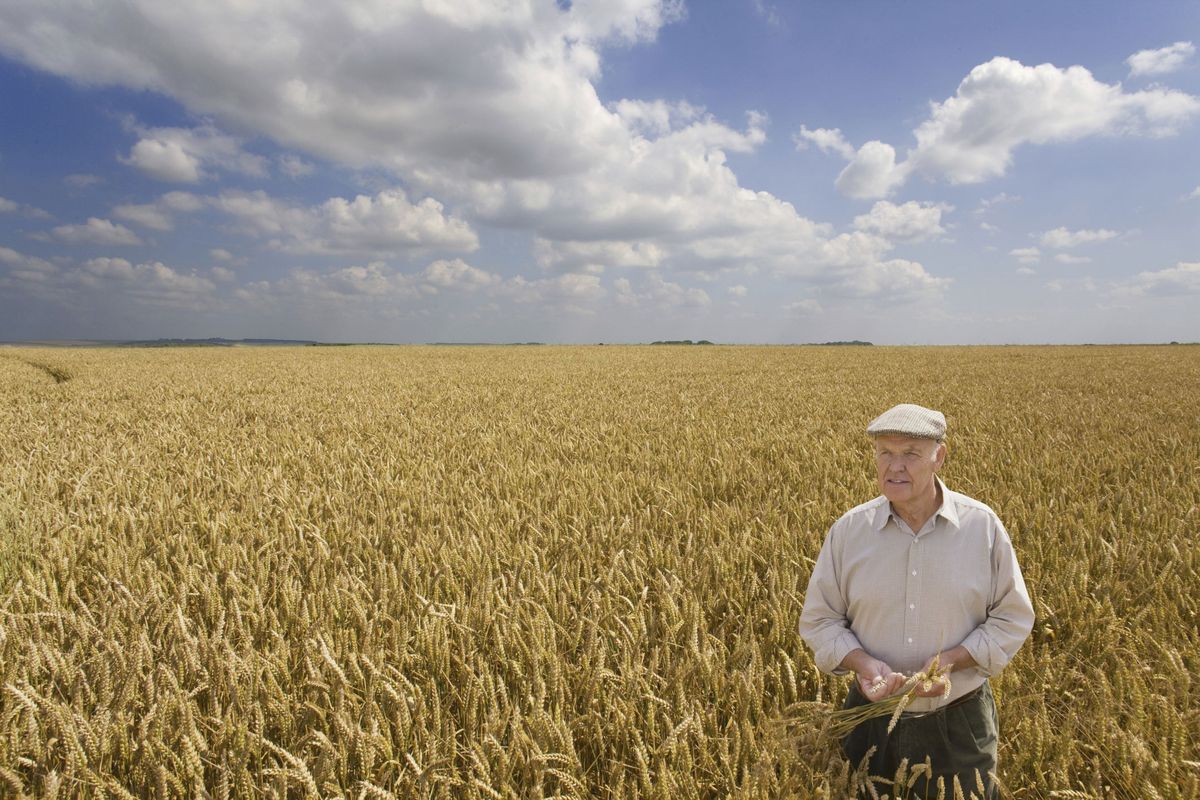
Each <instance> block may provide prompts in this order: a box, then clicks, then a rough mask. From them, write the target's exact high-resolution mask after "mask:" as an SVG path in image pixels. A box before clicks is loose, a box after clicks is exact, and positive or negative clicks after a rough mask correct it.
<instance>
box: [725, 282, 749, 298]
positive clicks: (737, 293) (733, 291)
mask: <svg viewBox="0 0 1200 800" xmlns="http://www.w3.org/2000/svg"><path fill="white" fill-rule="evenodd" d="M725 291H727V292H728V293H729V295H730V297H745V296H746V295H747V294H748V293H749V290H748V289H747V288H746V287H745V286H742V285H741V284H738V285H736V286H730V287H729V288H727V289H726V290H725Z"/></svg>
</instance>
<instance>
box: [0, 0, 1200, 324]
mask: <svg viewBox="0 0 1200 800" xmlns="http://www.w3.org/2000/svg"><path fill="white" fill-rule="evenodd" d="M1198 24H1200V6H1198V5H1197V4H1195V3H1192V2H1189V3H1139V4H1129V3H1099V2H1096V3H1087V4H1082V3H1012V2H1006V3H989V2H984V3H970V4H964V3H932V2H931V3H882V2H881V3H872V2H855V3H783V2H770V0H725V1H724V2H698V0H697V1H694V2H675V1H674V0H593V2H583V1H582V0H581V1H580V2H575V3H563V2H558V3H555V2H554V0H545V1H544V2H533V1H532V0H506V1H505V2H500V0H454V2H451V1H450V0H440V1H439V0H426V1H425V2H408V3H405V2H378V1H376V0H370V1H368V0H348V1H347V2H343V3H338V4H329V3H317V2H313V0H308V2H297V1H296V0H292V2H271V3H267V2H253V1H248V0H239V2H234V1H233V0H227V1H226V2H217V1H216V0H212V1H209V2H205V3H174V4H161V3H155V2H152V1H151V0H130V2H127V3H122V4H91V3H84V2H82V1H81V0H56V1H47V0H9V2H6V3H4V4H3V6H0V119H2V120H3V122H2V124H0V340H15V339H46V338H55V339H76V338H97V339H130V338H157V337H206V336H226V337H230V338H240V337H272V338H306V339H322V340H337V341H395V342H424V341H456V340H457V341H530V340H536V341H547V342H594V341H606V342H635V341H649V340H653V339H663V338H672V339H675V338H693V339H697V338H707V339H712V340H716V341H722V342H763V343H775V342H809V341H827V340H839V339H868V340H871V341H874V342H878V343H885V344H925V343H929V344H950V343H1026V342H1066V343H1072V342H1154V341H1170V340H1181V341H1194V340H1198V339H1200V322H1197V319H1198V318H1200V315H1197V314H1195V313H1194V310H1193V309H1194V307H1195V306H1196V305H1197V301H1198V300H1200V224H1197V223H1198V222H1200V148H1198V147H1197V145H1198V144H1200V57H1198V56H1197V54H1196V52H1195V51H1196V47H1195V45H1194V44H1193V42H1194V41H1195V40H1196V39H1197V38H1200V36H1197V30H1198Z"/></svg>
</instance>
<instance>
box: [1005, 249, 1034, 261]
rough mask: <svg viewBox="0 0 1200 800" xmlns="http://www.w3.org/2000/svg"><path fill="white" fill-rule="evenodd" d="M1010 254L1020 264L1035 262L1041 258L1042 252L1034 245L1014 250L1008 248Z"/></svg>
mask: <svg viewBox="0 0 1200 800" xmlns="http://www.w3.org/2000/svg"><path fill="white" fill-rule="evenodd" d="M1008 254H1009V255H1010V256H1015V257H1016V259H1017V260H1018V261H1020V262H1021V263H1022V264H1036V263H1038V261H1040V260H1041V257H1042V253H1041V251H1040V250H1038V249H1037V248H1036V247H1018V248H1017V249H1016V250H1009V251H1008Z"/></svg>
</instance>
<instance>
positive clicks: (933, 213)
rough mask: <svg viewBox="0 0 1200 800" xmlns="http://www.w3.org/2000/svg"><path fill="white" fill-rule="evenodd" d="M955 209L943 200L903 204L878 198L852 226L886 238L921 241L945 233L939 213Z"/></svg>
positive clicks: (855, 219) (914, 201) (913, 201)
mask: <svg viewBox="0 0 1200 800" xmlns="http://www.w3.org/2000/svg"><path fill="white" fill-rule="evenodd" d="M952 210H954V207H953V206H950V205H946V204H945V203H919V202H917V201H916V200H910V201H908V202H907V203H904V204H902V205H896V204H895V203H891V202H888V201H887V200H880V201H878V202H877V203H875V205H874V206H872V207H871V211H870V212H869V213H867V214H861V215H859V216H857V217H855V218H854V227H855V228H857V229H858V230H860V231H871V232H874V233H877V234H879V235H880V236H883V237H885V238H888V239H897V240H902V241H921V240H923V239H931V238H933V237H935V236H940V235H941V234H943V233H945V232H946V229H945V228H943V227H942V224H941V222H942V214H943V213H946V212H949V211H952Z"/></svg>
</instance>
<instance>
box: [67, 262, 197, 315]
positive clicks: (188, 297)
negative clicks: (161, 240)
mask: <svg viewBox="0 0 1200 800" xmlns="http://www.w3.org/2000/svg"><path fill="white" fill-rule="evenodd" d="M73 277H74V278H76V279H77V280H78V281H79V282H80V283H83V284H84V285H86V286H88V287H89V288H93V289H111V290H115V291H118V292H120V293H121V294H123V295H126V296H128V297H131V298H133V299H134V300H137V301H140V302H143V303H147V304H153V305H165V306H171V307H178V308H198V307H201V306H203V305H204V304H205V303H206V302H207V301H208V300H209V298H210V297H211V295H212V294H213V292H214V290H215V289H216V285H215V284H214V283H213V282H212V281H211V280H209V279H208V278H205V277H202V276H201V275H198V274H196V273H194V272H193V273H190V274H189V273H183V272H179V271H178V270H175V269H173V268H171V267H169V266H167V265H166V264H163V263H162V262H161V261H151V262H146V263H142V264H132V263H130V262H129V261H126V260H125V259H123V258H93V259H90V260H89V261H86V262H84V264H83V266H82V268H80V269H79V270H78V271H77V272H76V273H74V275H73Z"/></svg>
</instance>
